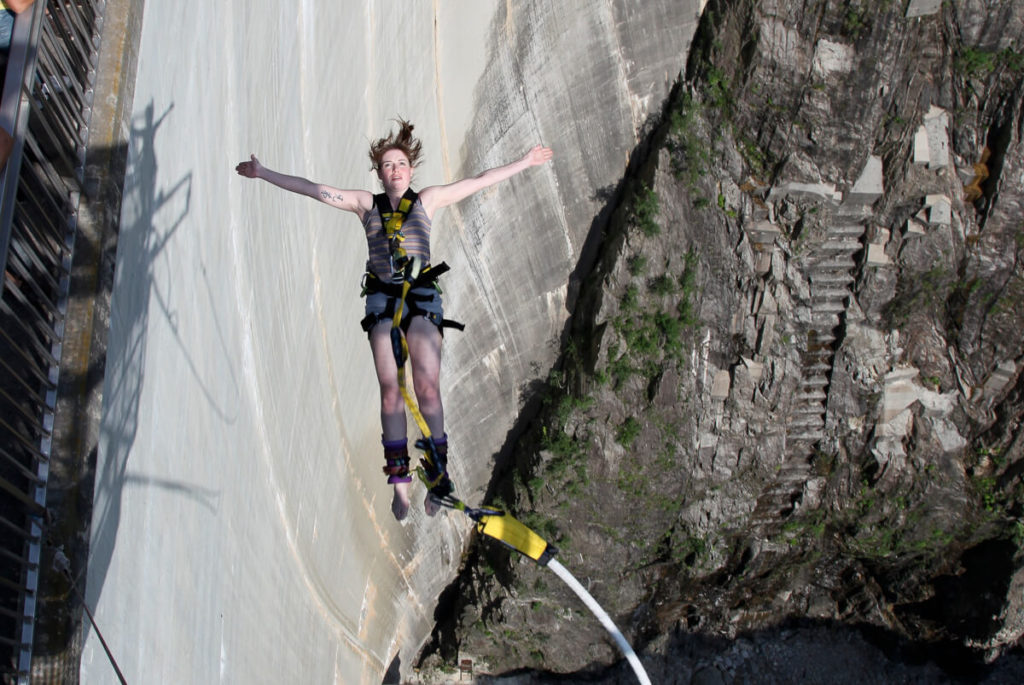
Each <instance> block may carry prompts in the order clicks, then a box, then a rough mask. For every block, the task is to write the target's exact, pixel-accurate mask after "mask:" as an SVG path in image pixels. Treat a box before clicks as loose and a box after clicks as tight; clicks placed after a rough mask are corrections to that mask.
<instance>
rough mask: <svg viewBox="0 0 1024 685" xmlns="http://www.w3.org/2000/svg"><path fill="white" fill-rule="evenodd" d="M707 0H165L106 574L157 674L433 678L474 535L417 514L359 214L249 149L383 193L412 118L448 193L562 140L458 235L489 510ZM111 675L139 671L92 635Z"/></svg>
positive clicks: (470, 204)
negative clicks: (577, 278) (385, 150)
mask: <svg viewBox="0 0 1024 685" xmlns="http://www.w3.org/2000/svg"><path fill="white" fill-rule="evenodd" d="M701 5H702V3H699V2H696V1H694V2H685V3H679V2H670V1H669V0H665V1H664V2H654V3H649V4H646V5H645V7H644V8H643V9H638V8H636V7H635V6H634V5H632V3H628V2H623V3H617V2H607V3H597V4H594V3H586V2H582V0H581V1H580V2H573V3H564V2H558V1H555V0H552V1H550V2H533V3H522V4H520V3H508V4H503V3H497V2H477V1H475V0H459V1H451V0H438V1H437V2H434V3H426V2H416V3H410V2H400V1H399V0H390V1H377V2H370V3H363V2H326V1H322V2H317V1H315V0H303V1H302V2H299V3H278V2H270V1H263V0H259V1H252V0H247V1H245V2H242V1H241V0H230V1H225V2H217V3H197V4H193V5H189V6H188V7H187V8H183V7H182V6H181V5H180V4H174V3H157V2H148V3H146V7H145V14H144V18H143V23H142V36H141V41H140V47H139V58H138V76H137V80H136V84H135V93H134V107H133V108H132V112H133V114H132V118H131V122H132V123H131V130H130V131H129V132H127V135H128V137H129V139H130V145H129V147H130V149H129V160H128V164H129V167H128V174H127V180H126V184H125V188H124V196H123V205H122V216H121V227H120V237H119V244H118V257H117V267H116V273H115V285H114V294H113V301H112V308H111V309H112V310H111V328H110V333H109V342H108V353H107V365H106V369H107V370H106V377H105V381H104V390H103V397H104V407H103V414H102V419H101V426H100V440H99V442H100V444H99V454H98V461H97V466H96V469H97V470H96V488H95V497H94V512H93V526H92V536H91V541H90V555H89V572H88V581H87V590H86V599H87V601H88V603H89V606H90V607H91V608H92V609H93V613H94V615H95V618H96V622H97V625H98V626H99V627H100V629H101V630H102V631H103V635H104V637H105V638H106V640H107V642H108V643H109V645H110V647H111V650H112V652H113V654H114V655H115V658H116V659H117V661H118V664H119V666H120V667H121V670H122V671H123V672H124V673H125V675H126V677H127V679H128V681H129V682H133V683H135V682H153V683H211V682H230V683H263V682H275V683H277V682H309V683H322V682H336V683H379V682H381V679H382V677H383V675H384V673H385V672H386V671H389V670H390V671H392V672H393V671H394V670H396V669H397V670H398V671H400V672H402V673H409V672H410V669H411V666H410V665H411V661H412V659H413V658H414V657H415V654H416V652H417V651H418V649H419V647H420V646H421V644H422V642H423V640H425V639H426V637H427V635H428V634H429V630H430V628H431V626H432V624H433V611H434V608H435V601H436V597H437V595H438V593H439V592H440V590H441V589H442V588H443V587H444V586H445V585H446V584H447V583H448V582H449V580H450V579H451V577H452V574H453V572H454V570H455V569H456V568H457V566H458V563H459V561H460V554H461V550H462V546H463V542H464V540H465V537H466V534H467V531H468V523H469V522H468V520H466V519H465V518H464V517H459V516H454V515H442V516H441V517H439V518H438V519H437V520H429V519H427V517H425V515H424V514H423V511H422V508H421V507H419V506H416V507H415V508H414V510H413V512H412V515H411V516H410V518H409V520H407V521H406V522H404V523H401V524H399V523H397V522H395V521H394V520H393V519H392V518H391V515H390V510H389V502H390V489H389V488H388V487H387V486H386V485H385V483H384V478H383V477H382V476H381V474H380V447H379V438H380V428H379V417H378V413H377V411H378V410H377V397H378V396H377V389H376V384H375V381H374V377H373V374H372V369H371V366H370V355H369V350H368V347H367V345H366V341H365V337H364V335H363V334H362V332H361V330H360V329H359V327H358V325H357V322H358V320H359V318H360V317H361V313H362V300H360V299H359V298H358V288H359V286H358V284H359V280H360V277H361V275H362V269H363V263H364V260H365V240H364V238H363V236H362V232H361V230H360V227H359V224H358V222H357V221H356V220H355V219H354V218H353V217H352V216H351V215H347V214H345V213H342V212H338V211H336V210H332V209H330V208H328V207H326V206H323V205H320V204H318V203H316V202H313V201H311V200H308V199H306V198H301V197H298V196H294V195H290V194H287V193H284V192H283V191H278V190H276V189H274V188H272V187H271V186H269V185H267V184H265V183H261V182H256V181H252V180H249V179H242V178H240V177H238V176H236V175H235V173H234V166H235V164H236V163H237V162H238V161H241V160H242V159H245V158H247V157H248V155H249V153H250V152H254V153H256V154H257V155H258V156H259V157H260V159H261V161H263V162H264V163H265V164H267V165H268V166H270V167H272V168H275V169H278V170H281V171H284V172H288V173H296V174H301V175H305V176H307V177H309V178H312V179H315V180H318V181H323V182H327V183H331V184H333V185H336V186H339V187H342V188H367V189H370V188H375V187H376V185H375V179H374V177H373V176H372V174H371V173H370V171H369V160H368V158H367V157H366V148H367V143H368V141H369V140H370V139H371V138H373V137H376V136H378V135H380V134H382V133H383V132H385V131H386V130H387V128H388V126H389V125H390V119H391V118H393V117H395V116H397V115H402V116H405V117H407V118H409V119H411V120H412V121H414V122H415V123H416V126H417V128H416V130H417V133H419V134H420V135H421V136H422V138H423V141H424V148H425V150H426V153H427V158H426V161H425V163H424V164H423V165H422V166H421V167H420V168H419V170H418V171H417V175H416V182H415V183H416V185H418V186H422V185H425V184H432V183H439V182H446V181H449V180H453V179H454V178H458V177H461V176H462V175H465V174H466V173H473V172H476V171H479V170H482V169H483V168H486V167H488V166H494V165H496V164H501V163H504V162H507V161H511V160H512V159H515V158H516V157H518V156H520V155H521V154H523V153H524V152H525V151H526V150H527V149H528V148H529V147H530V145H532V144H533V143H535V142H544V143H546V144H548V145H551V146H552V147H554V148H555V152H556V159H555V162H554V163H553V164H550V165H548V166H546V167H544V168H537V169H531V170H529V171H527V172H525V173H524V174H522V175H521V176H519V177H517V178H515V179H513V180H512V181H508V182H506V183H504V184H502V185H501V186H499V187H497V188H494V189H492V190H489V191H487V192H485V193H481V194H480V195H479V196H478V197H475V198H473V199H472V200H470V201H467V202H465V203H462V204H461V205H460V206H458V207H456V208H452V209H451V210H448V211H446V213H444V214H442V215H441V217H439V218H438V220H437V221H436V222H435V245H434V250H435V254H436V255H438V256H439V257H440V258H442V259H445V260H447V261H449V263H451V264H452V266H453V267H454V268H455V270H454V271H453V273H452V274H450V275H448V276H445V279H444V280H445V283H444V285H445V290H446V305H447V307H448V311H449V313H450V314H452V315H454V316H456V318H461V319H462V320H464V321H466V322H467V323H469V324H470V326H471V327H470V329H469V331H468V332H467V333H465V334H462V335H457V334H455V335H449V339H448V340H447V341H446V343H445V345H446V348H445V355H446V357H445V363H444V367H443V371H442V373H443V391H444V394H445V398H446V410H447V419H448V421H447V425H448V429H449V433H451V434H452V441H453V455H454V456H453V464H452V471H453V475H454V477H455V480H456V483H457V485H458V487H459V493H460V494H461V495H462V496H463V497H464V498H465V499H467V501H473V502H475V501H477V500H478V499H479V498H480V497H481V496H482V492H483V490H484V488H485V487H486V484H487V480H488V478H489V477H490V472H491V470H492V468H493V458H494V454H495V453H496V452H497V451H498V450H499V449H500V447H501V445H502V442H503V440H504V438H505V436H506V435H507V433H508V431H509V430H510V428H511V426H512V424H513V422H514V420H515V416H516V413H517V411H518V409H519V406H520V402H521V399H522V392H523V389H524V388H525V387H526V386H527V385H528V384H529V383H530V382H531V381H533V380H536V379H537V378H538V377H540V376H543V375H544V373H545V368H546V366H547V365H549V364H550V362H551V360H552V359H553V356H554V354H555V352H556V344H557V341H558V336H559V334H560V332H561V329H562V326H563V325H564V322H565V320H566V317H567V316H568V306H569V305H568V303H567V298H568V290H569V279H570V276H571V274H572V271H573V269H574V268H575V267H576V266H577V262H578V260H579V258H580V253H581V251H582V250H583V246H584V243H585V241H586V238H587V234H588V232H589V230H590V226H591V223H592V222H593V220H594V217H595V216H597V215H598V214H599V213H600V211H601V209H602V207H603V205H604V202H605V201H606V198H605V196H604V191H606V189H608V188H610V187H611V188H613V187H614V184H615V183H616V182H617V179H618V178H619V177H621V174H622V172H623V170H624V168H625V165H626V163H627V162H628V157H629V153H630V151H631V150H632V149H633V147H634V146H635V145H636V144H637V142H638V141H639V140H640V139H641V137H642V135H643V131H644V126H645V125H646V123H647V122H648V120H649V118H650V117H651V116H652V115H653V114H656V113H657V111H658V110H659V108H660V103H661V102H662V101H663V100H664V97H665V95H666V94H667V92H668V89H669V87H670V86H671V84H672V82H673V81H674V79H675V78H676V76H677V74H678V70H679V69H680V68H681V67H682V66H683V62H684V59H685V54H686V50H687V47H688V44H689V37H690V36H691V35H692V32H693V29H694V27H695V24H696V19H697V15H698V12H699V7H700V6H701ZM567 37H568V38H571V40H570V39H567ZM410 425H411V424H410ZM416 497H417V498H419V497H422V490H421V489H420V490H418V491H417V492H416ZM81 679H82V682H85V683H106V682H116V680H115V676H114V673H113V669H112V668H111V666H110V665H109V663H108V662H107V660H106V657H105V655H104V652H103V650H102V647H101V646H100V644H99V641H98V638H97V636H96V634H95V632H93V631H91V630H90V631H89V632H88V634H87V636H86V641H85V647H84V650H83V656H82V662H81Z"/></svg>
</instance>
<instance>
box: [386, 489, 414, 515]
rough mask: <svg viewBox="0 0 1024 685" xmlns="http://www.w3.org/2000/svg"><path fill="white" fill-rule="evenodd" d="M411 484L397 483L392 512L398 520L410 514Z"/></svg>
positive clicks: (392, 500)
mask: <svg viewBox="0 0 1024 685" xmlns="http://www.w3.org/2000/svg"><path fill="white" fill-rule="evenodd" d="M409 485H410V483H395V496H394V497H392V498H391V513H392V514H394V515H395V520H396V521H401V520H402V519H404V518H405V517H406V516H408V515H409Z"/></svg>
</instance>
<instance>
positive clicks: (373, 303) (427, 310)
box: [366, 285, 444, 325]
mask: <svg viewBox="0 0 1024 685" xmlns="http://www.w3.org/2000/svg"><path fill="white" fill-rule="evenodd" d="M388 299H389V298H388V296H387V295H385V294H384V293H371V294H369V295H367V296H366V316H374V317H380V318H381V319H383V320H390V319H391V317H390V316H383V314H384V313H385V312H387V309H388ZM395 306H396V307H397V306H398V303H397V302H396V303H395ZM410 312H415V313H416V315H418V316H425V317H427V318H428V319H431V320H432V322H433V323H434V324H435V325H440V322H441V320H442V319H443V318H444V308H443V307H442V305H441V293H440V292H438V290H437V288H435V287H434V286H432V285H428V286H423V287H420V288H413V289H412V290H410V291H409V294H408V295H407V296H406V298H405V309H404V310H403V312H402V319H403V323H404V322H405V321H408V316H409V314H410Z"/></svg>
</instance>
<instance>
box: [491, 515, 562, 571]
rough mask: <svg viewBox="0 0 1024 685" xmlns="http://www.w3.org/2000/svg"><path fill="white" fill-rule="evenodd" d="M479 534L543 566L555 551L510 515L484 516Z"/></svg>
mask: <svg viewBox="0 0 1024 685" xmlns="http://www.w3.org/2000/svg"><path fill="white" fill-rule="evenodd" d="M476 529H477V532H480V533H483V534H484V535H486V536H488V537H492V538H494V539H495V540H497V541H498V542H502V543H504V544H506V545H507V546H509V547H511V548H512V549H514V550H515V551H517V552H519V553H521V554H524V555H526V556H528V557H530V558H531V559H533V560H534V561H536V562H537V563H538V564H540V565H541V566H544V565H546V564H547V563H548V561H550V559H551V557H552V556H553V550H549V549H548V543H547V541H546V540H545V539H544V538H542V537H541V536H539V535H537V534H536V533H534V532H533V531H532V530H530V529H529V528H527V527H526V526H524V525H523V524H522V523H520V522H519V521H517V520H516V519H514V518H512V517H511V516H509V515H508V514H505V513H501V514H483V515H481V516H480V517H479V518H478V519H477V523H476Z"/></svg>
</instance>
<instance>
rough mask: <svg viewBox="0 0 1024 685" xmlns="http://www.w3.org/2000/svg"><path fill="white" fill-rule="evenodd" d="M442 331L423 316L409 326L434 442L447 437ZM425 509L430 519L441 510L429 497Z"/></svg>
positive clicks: (419, 398)
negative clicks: (443, 396)
mask: <svg viewBox="0 0 1024 685" xmlns="http://www.w3.org/2000/svg"><path fill="white" fill-rule="evenodd" d="M441 340H442V338H441V331H440V330H438V328H437V326H435V325H434V324H432V323H430V322H429V321H427V320H426V319H425V318H424V317H422V316H417V317H415V318H414V319H413V320H412V321H410V322H409V331H408V334H407V335H406V341H407V343H408V345H409V363H410V365H411V366H412V380H413V389H414V391H415V393H416V403H417V404H418V405H419V408H420V413H421V414H423V419H424V421H426V423H427V427H428V428H429V429H430V434H431V435H432V436H433V437H434V439H435V440H436V439H441V438H443V437H444V407H443V405H442V403H441ZM423 508H424V509H425V510H426V512H427V514H428V515H429V516H433V515H434V514H436V513H437V512H438V510H439V509H440V506H438V504H437V503H436V502H435V501H434V500H433V499H432V498H431V497H430V493H429V492H428V493H427V496H426V498H425V499H424V500H423Z"/></svg>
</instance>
